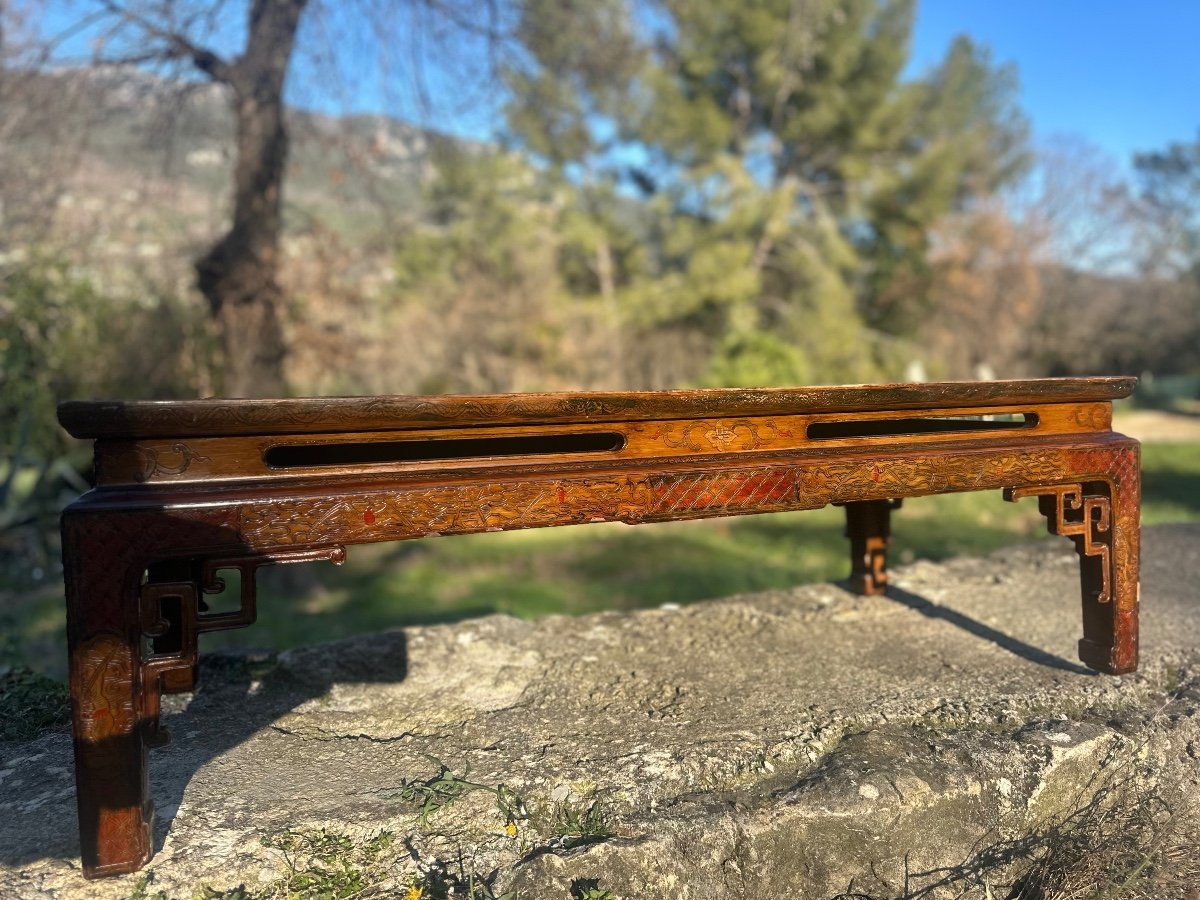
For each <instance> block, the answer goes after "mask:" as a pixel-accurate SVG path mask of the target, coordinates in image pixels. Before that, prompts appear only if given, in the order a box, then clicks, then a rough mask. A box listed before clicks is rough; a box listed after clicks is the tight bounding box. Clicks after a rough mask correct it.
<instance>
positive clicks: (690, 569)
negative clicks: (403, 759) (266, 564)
mask: <svg viewBox="0 0 1200 900" xmlns="http://www.w3.org/2000/svg"><path fill="white" fill-rule="evenodd" d="M1143 497H1144V505H1143V516H1142V518H1143V522H1145V523H1146V524H1156V523H1160V522H1171V521H1184V520H1200V444H1194V443H1186V444H1184V443H1179V444H1148V445H1146V446H1145V447H1143ZM893 530H894V537H895V540H894V542H893V546H892V551H891V556H892V559H893V561H894V562H895V563H904V562H908V561H911V560H914V559H921V558H924V559H934V560H936V559H945V558H947V557H951V556H956V555H960V554H967V553H986V552H988V551H990V550H993V549H996V548H998V547H1002V546H1005V545H1007V544H1012V543H1016V542H1019V541H1024V540H1030V539H1034V538H1040V537H1045V536H1046V532H1045V526H1044V522H1043V520H1042V518H1041V516H1040V515H1039V514H1038V512H1037V504H1036V503H1035V502H1034V501H1032V500H1025V501H1022V502H1021V503H1017V504H1008V503H1004V502H1003V501H1002V500H1001V499H1000V497H999V495H998V492H995V491H989V492H984V493H976V494H952V495H946V496H941V497H927V498H921V499H916V500H908V501H905V504H904V507H903V508H902V509H901V510H899V511H898V512H897V513H894V514H893ZM846 555H847V548H846V541H845V539H844V538H843V537H842V511H841V510H840V509H835V508H827V509H823V510H819V511H813V512H798V513H778V514H774V515H764V516H745V517H739V518H733V519H714V520H708V521H701V522H677V523H667V524H661V525H649V526H639V527H632V528H631V527H629V526H625V525H617V524H614V525H584V526H578V527H573V528H556V529H535V530H532V531H523V532H508V533H503V534H481V535H469V536H461V537H452V538H428V539H424V540H420V541H410V542H406V543H400V544H390V545H379V546H371V547H355V548H351V550H350V558H349V561H348V562H347V563H346V564H345V565H344V566H342V567H341V568H336V567H333V566H330V565H327V564H314V565H308V566H285V567H279V568H276V569H267V570H263V574H262V575H260V579H261V581H262V590H261V591H260V595H261V596H260V602H259V624H258V625H256V626H255V627H253V628H250V629H244V630H241V631H233V632H224V633H219V634H213V635H206V636H205V638H204V639H203V641H204V644H203V645H204V646H207V647H209V648H212V647H218V646H254V647H273V648H285V647H291V646H296V645H300V644H305V643H312V642H315V641H322V640H329V639H332V638H338V637H343V636H346V635H351V634H356V633H360V632H369V631H376V630H379V629H382V628H389V627H398V626H403V625H411V624H417V623H429V622H445V621H453V620H455V619H461V618H465V617H469V616H478V615H485V614H487V613H491V612H504V613H510V614H512V615H516V616H524V617H529V616H539V615H545V614H548V613H571V614H576V613H584V612H592V611H595V610H601V609H633V608H636V607H645V606H657V605H659V604H662V603H690V602H693V601H696V600H703V599H707V598H711V597H722V596H727V595H729V594H735V593H739V592H743V591H756V590H762V589H765V588H775V587H788V586H791V585H795V584H800V583H803V582H812V581H825V580H829V579H836V578H842V577H844V576H845V574H846V569H847V560H846ZM8 583H9V585H10V587H9V588H8V589H7V590H0V628H3V638H0V665H2V664H4V663H22V664H25V665H28V666H30V667H32V668H34V669H35V670H38V671H41V672H45V673H47V674H50V675H54V676H57V677H61V676H62V675H63V674H64V665H65V652H64V648H63V633H62V632H63V622H62V595H61V588H60V586H59V585H57V584H47V585H43V586H41V587H40V588H28V587H23V588H19V589H18V588H16V587H15V586H14V585H15V584H16V579H15V578H11V577H10V578H9V581H8Z"/></svg>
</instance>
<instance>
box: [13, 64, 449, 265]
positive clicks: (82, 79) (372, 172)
mask: <svg viewBox="0 0 1200 900" xmlns="http://www.w3.org/2000/svg"><path fill="white" fill-rule="evenodd" d="M47 103H52V104H53V105H54V107H55V115H53V116H47V115H45V110H44V109H35V108H33V107H44V106H45V105H46V104H47ZM3 113H4V116H5V117H6V118H8V119H9V120H10V121H14V122H19V123H24V125H23V128H22V129H20V130H19V131H18V132H17V133H15V134H10V135H7V136H6V137H7V142H6V143H7V144H8V146H9V147H10V148H15V153H16V154H18V155H19V156H24V159H25V161H26V163H27V164H28V165H29V166H30V167H34V168H35V167H36V164H37V162H38V160H39V157H40V156H41V155H42V153H43V152H48V151H54V150H59V149H61V146H60V145H61V144H62V143H63V142H64V139H65V140H68V141H72V142H76V141H77V142H78V146H77V152H78V159H77V161H76V164H75V165H74V166H73V168H74V169H75V170H76V172H77V173H84V172H86V173H88V177H87V178H86V179H85V180H82V181H81V180H79V179H75V180H74V181H73V183H72V186H71V193H72V194H73V195H74V199H73V200H72V201H70V202H72V203H74V204H76V205H79V204H85V205H86V204H87V203H88V202H89V199H91V198H92V197H93V194H94V195H95V196H99V197H111V196H121V195H122V194H124V193H127V192H128V191H129V190H134V191H143V190H144V189H145V188H146V187H147V185H148V184H150V183H157V184H158V186H160V187H162V186H164V185H168V184H169V185H172V186H174V187H175V188H176V189H177V190H179V191H181V192H183V193H193V192H195V193H198V194H200V195H203V197H204V198H206V200H207V201H208V202H206V203H204V204H203V205H204V206H211V208H212V212H213V214H214V215H219V214H220V212H219V211H220V210H221V209H223V204H225V203H227V202H228V194H229V190H230V188H229V178H230V169H231V166H232V163H233V149H234V144H233V137H234V134H233V131H234V122H233V115H232V112H231V110H230V105H229V98H228V94H227V89H226V88H224V87H223V86H220V85H215V84H211V83H208V82H190V83H179V82H175V81H169V80H166V79H164V78H161V77H157V76H155V75H152V74H148V73H146V72H142V71H138V70H136V69H129V68H112V67H106V68H94V69H66V70H59V71H55V72H49V73H40V74H33V73H22V77H21V79H20V81H19V83H18V84H17V85H16V87H14V88H13V89H12V90H10V91H8V92H7V93H6V94H5V96H4V109H3ZM288 115H289V125H290V130H291V135H292V145H291V154H290V160H289V174H288V181H287V184H286V195H285V203H286V216H287V226H288V228H289V229H290V230H296V229H304V228H305V227H306V226H307V225H308V224H309V223H311V222H312V221H313V220H314V219H316V220H318V221H320V222H321V223H322V224H323V225H325V226H326V227H329V228H332V229H333V230H335V231H336V232H338V233H339V234H340V235H342V236H343V237H345V238H348V239H350V240H351V241H352V242H354V241H358V240H369V239H370V238H372V237H377V236H378V235H379V231H380V229H383V228H386V227H387V226H388V225H389V224H390V223H392V222H394V221H395V219H396V218H397V217H408V216H412V215H414V214H416V212H417V205H418V202H419V187H420V184H421V182H422V180H423V179H425V178H426V177H427V175H428V172H429V164H428V152H429V145H430V142H431V141H432V140H434V139H436V137H435V136H433V135H431V134H429V133H428V132H426V131H423V130H421V129H418V128H414V127H412V126H410V125H407V124H405V123H403V122H398V121H395V120H392V119H388V118H385V117H382V116H362V115H357V116H344V117H334V116H325V115H318V114H314V113H310V112H304V111H301V110H296V109H291V110H289V113H288ZM64 136H66V137H65V138H64ZM22 151H24V152H23V153H22ZM10 158H11V157H10ZM185 206H189V207H190V206H191V204H185ZM146 212H149V211H146Z"/></svg>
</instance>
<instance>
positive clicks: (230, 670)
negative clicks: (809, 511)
mask: <svg viewBox="0 0 1200 900" xmlns="http://www.w3.org/2000/svg"><path fill="white" fill-rule="evenodd" d="M1143 544H1144V550H1143V553H1144V556H1143V575H1142V585H1143V589H1142V596H1143V610H1144V612H1143V645H1142V646H1143V665H1142V669H1141V671H1140V672H1138V673H1137V674H1136V675H1132V676H1125V677H1122V678H1112V677H1107V676H1097V675H1094V674H1091V673H1088V672H1087V671H1086V670H1084V669H1083V668H1082V667H1080V666H1079V665H1078V664H1077V663H1076V662H1075V661H1074V660H1075V656H1074V645H1075V642H1076V640H1077V638H1078V634H1079V600H1078V568H1077V564H1076V559H1075V556H1074V553H1073V552H1072V550H1071V549H1070V545H1069V543H1068V542H1066V541H1058V540H1048V541H1044V542H1040V543H1037V544H1033V545H1028V546H1024V547H1018V548H1013V549H1010V550H1005V551H1002V552H999V553H997V554H994V555H992V556H990V557H987V558H985V559H965V558H964V559H958V560H953V561H950V562H947V563H944V564H933V563H927V562H919V563H916V564H914V565H911V566H907V567H904V568H900V569H898V570H896V571H895V572H894V573H893V582H894V589H893V590H892V592H891V593H890V595H889V596H888V597H886V598H878V597H876V598H863V597H857V596H854V595H851V594H849V593H848V592H846V591H844V590H843V589H842V588H841V587H838V586H836V585H828V584H826V585H809V586H804V587H800V588H796V589H794V590H791V591H775V592H768V593H763V594H756V595H752V596H742V597H734V598H729V599H726V600H721V601H715V602H710V603H702V604H696V605H694V606H689V607H685V608H680V609H661V610H652V611H646V612H638V613H632V614H618V613H604V614H600V615H592V616H586V617H581V618H567V617H561V616H556V617H549V618H545V619H541V620H538V621H534V622H522V621H518V620H515V619H511V618H507V617H500V616H495V617H489V618H485V619H478V620H473V621H468V622H462V623H459V624H456V625H450V626H439V627H431V628H411V629H406V630H404V631H395V632H387V633H383V634H377V635H371V636H367V637H362V638H356V639H352V640H348V641H343V642H338V643H334V644H326V645H319V646H314V647H307V648H304V649H300V650H295V651H290V652H287V653H283V654H280V655H279V656H278V657H272V656H268V655H264V656H261V657H255V656H253V655H250V656H233V655H225V654H214V655H210V656H208V657H206V658H205V661H204V663H203V665H202V672H201V679H200V688H199V689H198V691H197V693H196V694H195V695H191V696H189V695H182V696H180V697H177V698H172V700H173V702H172V704H171V706H170V707H169V708H168V710H167V711H166V714H165V716H164V721H165V724H166V725H167V727H168V728H169V730H170V732H171V733H172V735H173V740H172V743H171V744H170V745H169V746H168V747H166V748H165V749H163V750H161V751H157V752H155V753H154V754H153V755H152V757H151V766H152V781H153V785H152V792H153V795H154V796H155V798H156V800H157V802H158V804H159V809H160V816H159V821H158V829H157V842H158V851H157V855H156V857H155V859H154V861H153V863H152V866H151V869H152V871H153V878H152V882H151V884H150V890H151V891H153V890H158V889H162V890H165V891H166V892H167V894H168V895H169V896H171V897H190V896H192V894H193V892H194V891H195V889H196V888H197V886H198V885H200V884H208V885H210V886H212V887H213V888H217V889H224V888H230V887H233V886H236V885H238V884H245V885H246V887H247V888H248V889H250V890H252V891H253V890H262V889H263V888H264V887H265V886H267V885H270V884H272V883H274V882H277V881H278V879H280V878H281V877H283V876H285V875H286V874H287V873H288V872H289V871H290V869H289V864H288V862H287V859H288V856H289V854H287V853H285V852H283V851H282V850H281V849H280V848H279V847H278V846H268V845H269V844H272V843H275V844H277V843H278V840H277V839H276V838H275V837H273V836H278V835H280V834H284V833H288V832H289V830H300V831H301V832H309V833H311V832H312V830H314V829H318V830H319V829H321V828H325V829H327V830H328V832H336V833H340V834H345V835H347V836H348V837H349V838H350V839H351V840H352V841H353V840H358V841H360V842H361V841H363V840H366V839H368V838H369V837H370V836H371V835H375V834H378V833H379V832H381V831H387V832H390V833H392V834H394V835H395V836H396V838H397V839H396V841H395V843H393V844H392V845H391V846H390V847H388V848H386V849H383V850H381V851H380V852H379V853H378V854H377V855H376V856H375V857H373V858H372V861H371V862H370V867H371V875H372V878H373V879H374V885H375V886H374V887H373V888H372V890H374V891H376V895H378V896H397V895H400V896H403V888H404V887H406V886H407V885H409V884H412V883H414V878H417V877H420V873H421V872H424V873H425V876H424V877H425V878H426V883H427V884H432V881H433V880H435V879H434V878H433V876H432V875H430V874H429V873H430V872H431V871H433V870H434V869H436V866H437V865H438V864H443V865H445V866H448V867H450V869H452V870H453V871H452V872H451V874H455V873H457V871H458V869H456V868H455V867H459V868H462V869H463V872H465V871H466V869H468V868H469V869H471V870H473V871H474V872H475V873H478V874H479V875H481V876H486V877H488V878H491V879H492V883H493V884H494V890H495V894H496V895H497V896H498V895H499V894H500V893H502V892H503V891H505V890H517V891H520V892H522V893H521V896H524V897H527V898H537V900H541V898H567V897H570V896H571V889H572V886H574V887H575V890H576V892H577V893H578V892H579V891H580V890H581V889H582V886H584V885H586V884H589V883H592V882H593V881H594V882H595V883H596V884H598V885H599V886H600V887H601V888H604V889H608V890H610V891H611V892H612V894H613V895H614V896H615V897H618V898H624V900H628V898H658V897H662V898H671V900H682V898H689V900H691V898H697V900H699V898H747V900H749V898H779V897H784V896H787V897H789V898H809V897H811V898H829V897H833V896H835V895H837V894H839V893H841V892H854V893H853V894H852V895H856V896H867V897H877V898H880V900H882V898H891V897H898V896H903V895H904V893H905V890H906V887H905V885H906V883H907V886H908V887H907V890H909V891H913V890H915V889H918V888H925V889H927V890H926V893H924V894H923V895H922V896H927V897H937V896H942V895H945V896H963V895H964V891H965V892H966V893H965V896H973V894H971V893H970V891H972V890H975V891H978V893H977V894H975V895H977V896H984V893H983V887H982V886H983V884H984V881H985V879H990V880H988V884H989V885H992V886H995V885H1001V884H1010V883H1011V882H1012V881H1013V879H1014V878H1016V877H1017V875H1018V874H1019V873H1020V871H1021V870H1022V869H1027V868H1028V867H1029V865H1030V863H1031V861H1035V860H1038V859H1042V865H1043V867H1045V865H1047V863H1046V862H1045V859H1044V857H1045V856H1046V854H1045V852H1044V848H1043V850H1039V847H1043V845H1045V844H1046V843H1047V842H1049V843H1051V844H1055V845H1056V846H1066V845H1069V844H1070V840H1069V839H1068V832H1070V835H1076V836H1078V835H1081V834H1085V832H1087V829H1092V831H1093V832H1094V833H1095V835H1097V836H1098V837H1102V838H1103V840H1105V841H1107V842H1108V843H1110V844H1111V843H1112V841H1113V835H1112V834H1111V833H1108V832H1105V830H1104V829H1105V828H1109V827H1110V826H1113V827H1115V825H1121V827H1122V829H1123V830H1124V831H1125V832H1128V831H1129V830H1130V827H1132V826H1130V824H1129V822H1130V821H1132V819H1131V817H1132V816H1134V814H1135V813H1137V810H1138V808H1139V806H1145V807H1147V809H1148V808H1149V805H1148V804H1147V803H1146V801H1147V799H1148V798H1157V799H1160V800H1161V801H1162V802H1163V803H1164V804H1169V805H1170V808H1171V809H1172V810H1174V813H1173V819H1172V821H1171V822H1170V823H1168V824H1167V825H1163V815H1162V814H1160V813H1155V815H1156V816H1157V818H1153V817H1150V818H1146V817H1144V816H1143V818H1145V822H1144V823H1143V824H1146V826H1147V827H1154V828H1159V829H1160V833H1159V835H1158V836H1159V837H1160V838H1161V839H1162V840H1163V841H1168V842H1169V839H1171V834H1167V831H1171V832H1172V834H1173V833H1174V832H1179V833H1180V834H1185V833H1188V829H1191V828H1193V827H1194V825H1195V822H1196V819H1194V818H1193V815H1192V814H1193V812H1194V811H1192V810H1190V807H1189V806H1188V799H1189V798H1191V797H1194V796H1195V795H1197V794H1198V793H1200V791H1197V784H1200V763H1198V762H1197V755H1198V753H1200V716H1198V715H1197V708H1198V707H1200V649H1197V648H1198V647H1200V615H1198V613H1200V592H1198V591H1197V589H1196V586H1195V585H1196V579H1197V576H1198V575H1200V526H1192V525H1175V526H1163V527H1158V528H1150V529H1146V531H1145V533H1144V537H1143ZM435 760H437V761H441V762H442V763H444V764H445V765H446V766H447V767H448V769H449V770H450V771H452V772H454V773H457V774H458V775H464V774H465V773H468V772H469V776H468V777H469V780H470V781H471V782H473V783H476V784H479V785H484V786H492V787H494V786H497V785H500V784H503V785H505V786H506V787H507V788H508V789H510V790H511V791H512V792H514V793H515V794H516V795H519V797H520V798H522V799H523V802H524V810H525V812H526V813H528V815H529V818H527V819H526V818H520V817H518V820H517V821H516V822H514V823H513V825H514V826H515V827H506V824H507V823H506V821H505V817H504V815H503V814H502V813H501V811H500V810H499V809H498V808H497V803H496V797H495V796H494V795H493V794H491V793H488V792H487V791H484V790H476V791H473V792H470V793H467V794H465V796H464V797H463V798H462V799H461V800H460V801H458V802H456V803H453V804H451V805H449V806H447V807H446V808H444V809H442V810H440V811H437V812H434V813H432V814H431V815H430V816H429V817H428V820H427V823H426V827H425V828H422V827H421V825H420V823H419V817H418V804H417V803H414V802H411V801H409V800H405V799H403V798H402V797H401V796H400V789H401V788H402V786H403V785H404V784H405V783H406V782H408V781H412V780H425V779H429V778H431V777H432V776H434V775H436V774H437V773H438V763H437V762H436V761H435ZM71 773H72V770H71V752H70V741H69V737H68V736H67V735H65V734H63V733H54V734H48V735H43V736H42V737H40V738H38V739H37V740H34V741H29V742H22V743H10V744H7V745H2V744H0V785H3V791H4V793H3V794H2V795H0V894H2V895H3V896H5V897H29V898H34V897H38V898H40V897H62V898H74V897H101V898H104V897H128V896H129V895H130V893H131V891H133V890H134V887H135V886H136V884H137V883H138V878H137V877H136V876H130V877H127V878H122V879H114V880H111V881H107V882H93V883H87V882H84V881H83V880H82V878H81V877H80V876H79V874H78V844H77V838H76V836H75V812H74V804H73V784H72V775H71ZM1139 801H1140V802H1139ZM1156 809H1157V807H1156ZM1162 809H1166V806H1163V807H1162ZM589 811H590V818H589ZM1137 814H1138V815H1140V813H1137ZM1138 821H1141V820H1140V819H1139V820H1138ZM1147 823H1148V824H1147ZM1134 824H1136V823H1134ZM1163 828H1166V829H1167V831H1163V830H1162V829H1163ZM1056 829H1057V830H1056ZM1072 829H1073V831H1072ZM1196 833H1198V834H1200V832H1196ZM1105 834H1107V837H1104V835H1105ZM264 837H265V838H266V842H265V843H264V840H263V839H264ZM1073 839H1074V838H1073V837H1072V838H1071V840H1073ZM1039 841H1040V842H1041V843H1040V844H1039V843H1038V842H1039ZM1114 852H1115V851H1114ZM1039 853H1040V854H1041V856H1039ZM1085 855H1086V854H1085ZM463 859H465V860H469V862H468V863H462V862H461V860H463ZM364 865H366V864H364ZM431 867H432V868H431ZM1160 875H1161V877H1162V878H1165V879H1167V880H1166V881H1163V882H1162V884H1161V885H1160V887H1161V890H1160V891H1159V893H1158V894H1157V896H1164V897H1166V896H1172V894H1171V893H1170V891H1173V890H1175V889H1176V888H1175V887H1173V886H1171V885H1170V884H1168V881H1169V879H1170V877H1173V876H1171V875H1170V873H1166V874H1161V873H1160ZM1182 877H1184V876H1182V875H1181V876H1180V878H1182ZM906 879H907V882H906ZM939 883H941V884H942V885H943V887H942V888H939V887H937V885H938V884H939ZM1185 890H1186V889H1185V888H1182V887H1180V888H1179V894H1178V896H1181V897H1183V896H1187V894H1186V893H1184V891H1185ZM368 895H369V894H368ZM432 895H433V890H432V888H430V890H429V891H427V893H426V895H425V896H426V897H429V896H432ZM480 896H486V895H483V894H481V895H480ZM999 896H1003V893H1001V894H999Z"/></svg>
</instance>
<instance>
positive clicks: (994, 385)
mask: <svg viewBox="0 0 1200 900" xmlns="http://www.w3.org/2000/svg"><path fill="white" fill-rule="evenodd" d="M1136 381H1137V379H1135V378H1039V379H1029V380H1020V381H961V382H960V381H951V382H930V383H923V384H883V385H850V386H838V387H797V388H771V389H742V388H721V389H714V390H695V391H623V392H583V393H546V394H533V393H531V394H486V395H473V396H466V395H461V396H435V397H419V396H391V397H319V398H289V399H280V400H177V401H176V400H139V401H120V400H98V401H70V402H67V403H63V404H60V405H59V408H58V417H59V421H60V422H61V423H62V424H63V427H65V428H66V429H67V430H68V431H69V432H70V433H71V434H73V435H74V436H75V437H79V438H113V437H200V436H216V435H236V434H287V433H298V432H303V433H317V432H340V431H378V430H392V429H397V428H411V427H422V426H423V427H460V428H461V427H467V426H472V425H494V424H497V423H505V424H541V423H559V422H625V421H638V420H647V419H672V418H674V419H694V418H707V417H713V416H723V417H729V418H737V417H741V416H762V415H799V414H803V413H816V412H851V411H853V412H869V411H879V410H900V409H930V408H938V407H952V406H973V407H991V406H1011V405H1014V404H1025V403H1069V402H1086V401H1107V400H1115V399H1119V398H1121V397H1127V396H1129V394H1130V393H1131V392H1132V391H1133V387H1134V384H1135V383H1136Z"/></svg>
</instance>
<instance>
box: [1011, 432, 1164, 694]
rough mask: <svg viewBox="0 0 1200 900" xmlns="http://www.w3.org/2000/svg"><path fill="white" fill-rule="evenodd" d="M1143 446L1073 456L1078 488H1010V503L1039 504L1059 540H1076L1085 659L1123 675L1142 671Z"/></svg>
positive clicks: (1081, 649)
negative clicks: (1031, 500)
mask: <svg viewBox="0 0 1200 900" xmlns="http://www.w3.org/2000/svg"><path fill="white" fill-rule="evenodd" d="M1138 460H1139V447H1138V445H1137V444H1136V443H1134V442H1130V443H1128V444H1124V445H1121V446H1118V447H1115V448H1113V449H1111V450H1084V451H1076V452H1074V453H1073V454H1072V475H1071V480H1070V481H1064V482H1062V483H1059V484H1051V485H1045V486H1041V485H1038V486H1031V487H1020V488H1007V489H1005V491H1004V496H1005V499H1007V500H1012V501H1016V500H1020V499H1021V498H1022V497H1037V498H1038V508H1039V509H1040V510H1041V512H1042V514H1043V515H1044V516H1045V517H1046V520H1047V529H1048V530H1049V531H1050V533H1051V534H1059V535H1063V536H1064V537H1070V538H1071V539H1072V540H1073V541H1074V543H1075V551H1076V553H1078V554H1079V579H1080V587H1081V591H1082V598H1083V639H1082V640H1081V641H1080V642H1079V658H1080V659H1081V660H1082V661H1083V662H1085V663H1087V664H1088V665H1089V666H1091V667H1092V668H1093V669H1096V670H1097V671H1100V672H1107V673H1108V674H1110V675H1121V674H1124V673H1126V672H1132V671H1134V670H1135V669H1137V665H1138V603H1139V596H1138V594H1139V585H1138V569H1139V561H1140V507H1141V479H1140V468H1139V462H1138Z"/></svg>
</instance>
